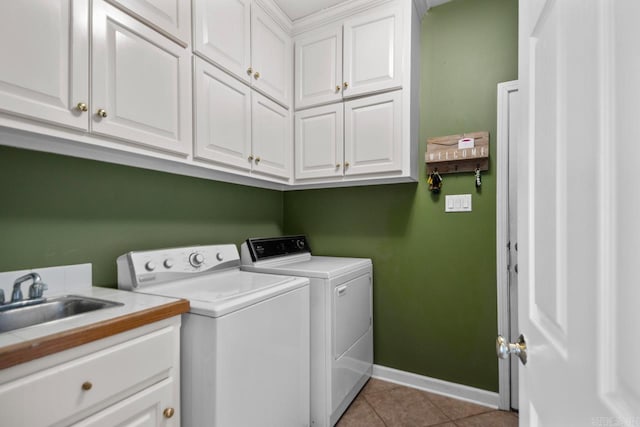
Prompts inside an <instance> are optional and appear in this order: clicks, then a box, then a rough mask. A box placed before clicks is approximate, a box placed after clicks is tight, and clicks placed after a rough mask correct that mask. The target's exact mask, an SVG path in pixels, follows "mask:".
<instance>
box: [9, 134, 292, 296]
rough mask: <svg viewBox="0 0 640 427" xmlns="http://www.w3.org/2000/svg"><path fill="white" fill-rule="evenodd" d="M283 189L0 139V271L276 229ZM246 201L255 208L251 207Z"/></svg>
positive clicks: (96, 261) (111, 277) (109, 281)
mask: <svg viewBox="0 0 640 427" xmlns="http://www.w3.org/2000/svg"><path fill="white" fill-rule="evenodd" d="M282 203H283V195H282V193H281V192H277V191H270V190H263V189H257V188H252V187H244V186H239V185H233V184H226V183H220V182H214V181H208V180H203V179H197V178H190V177H185V176H179V175H171V174H167V173H162V172H155V171H149V170H144V169H137V168H131V167H126V166H119V165H113V164H108V163H101V162H96V161H90V160H82V159H76V158H72V157H65V156H58V155H54V154H46V153H39V152H34V151H27V150H20V149H15V148H9V147H2V146H0V271H11V270H18V269H23V268H28V267H47V266H54V265H65V264H79V263H84V262H89V263H93V282H94V284H95V285H100V286H115V284H116V283H117V280H116V265H115V260H116V258H117V257H118V256H119V255H122V254H123V253H125V252H128V251H131V250H143V249H157V248H161V247H172V246H180V245H193V244H214V243H238V244H239V243H240V242H242V241H243V240H244V239H246V238H247V237H250V236H258V235H259V236H263V235H265V236H269V235H278V234H280V233H281V232H282V217H283V212H282ZM250 206H260V209H252V208H250Z"/></svg>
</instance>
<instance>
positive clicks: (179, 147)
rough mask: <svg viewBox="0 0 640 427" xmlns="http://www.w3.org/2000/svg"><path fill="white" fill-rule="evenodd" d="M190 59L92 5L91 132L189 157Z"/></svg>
mask: <svg viewBox="0 0 640 427" xmlns="http://www.w3.org/2000/svg"><path fill="white" fill-rule="evenodd" d="M189 56H190V55H189V52H188V51H187V50H186V49H183V48H182V47H180V46H178V45H177V44H175V43H173V42H172V41H170V40H168V39H167V38H166V37H164V36H162V35H160V34H158V33H156V32H155V31H153V30H151V29H150V28H148V27H147V26H145V25H143V24H142V23H140V22H138V21H137V20H135V19H134V18H132V17H130V16H129V15H127V14H125V13H124V12H122V11H120V10H118V9H116V8H115V7H113V6H111V5H109V4H107V3H104V2H103V1H96V2H94V4H93V58H92V64H93V67H92V71H93V80H92V85H91V86H92V88H93V91H92V95H93V102H92V107H93V110H92V111H91V117H92V124H91V127H92V131H93V132H95V133H97V134H102V135H107V136H113V137H116V138H120V139H124V140H127V141H132V142H137V143H140V144H144V145H147V146H149V147H153V148H159V149H162V150H166V151H171V152H175V153H181V154H188V153H189V152H190V150H191V127H192V124H191V79H190V70H189V68H190V67H189ZM100 110H102V111H104V114H105V115H106V116H105V117H101V116H100Z"/></svg>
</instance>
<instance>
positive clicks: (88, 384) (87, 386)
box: [82, 381, 93, 391]
mask: <svg viewBox="0 0 640 427" xmlns="http://www.w3.org/2000/svg"><path fill="white" fill-rule="evenodd" d="M92 388H93V384H91V381H85V382H83V383H82V389H83V390H84V391H89V390H91V389H92Z"/></svg>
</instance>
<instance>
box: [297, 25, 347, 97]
mask: <svg viewBox="0 0 640 427" xmlns="http://www.w3.org/2000/svg"><path fill="white" fill-rule="evenodd" d="M294 75H295V76H296V81H295V107H296V109H299V108H305V107H309V106H312V105H320V104H328V103H331V102H337V101H340V100H342V93H341V90H342V27H341V26H338V27H334V28H329V29H327V30H321V31H319V32H314V33H313V34H305V35H304V36H302V37H300V38H298V39H296V41H295V74H294Z"/></svg>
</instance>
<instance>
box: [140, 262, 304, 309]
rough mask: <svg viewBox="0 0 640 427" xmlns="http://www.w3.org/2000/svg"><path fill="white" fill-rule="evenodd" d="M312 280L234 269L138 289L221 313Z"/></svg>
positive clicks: (195, 307)
mask: <svg viewBox="0 0 640 427" xmlns="http://www.w3.org/2000/svg"><path fill="white" fill-rule="evenodd" d="M308 284H309V280H308V279H304V278H301V277H286V276H276V275H270V274H260V273H252V272H247V271H240V270H239V269H232V270H227V271H222V272H217V273H212V274H209V275H203V276H198V277H195V278H190V279H183V280H176V281H174V282H170V283H166V284H162V285H157V286H151V287H147V288H143V289H139V290H138V292H144V293H148V294H154V295H162V296H167V297H174V298H184V299H188V300H189V302H190V304H191V309H190V310H189V311H190V312H191V313H196V314H201V315H204V316H210V317H220V316H224V315H225V314H229V313H231V312H234V311H237V310H240V309H242V308H245V307H248V306H250V305H253V304H256V303H258V302H260V301H264V300H266V299H269V298H272V297H275V296H277V295H281V294H283V293H286V292H289V291H291V290H293V289H297V288H300V287H303V286H306V285H308Z"/></svg>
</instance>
